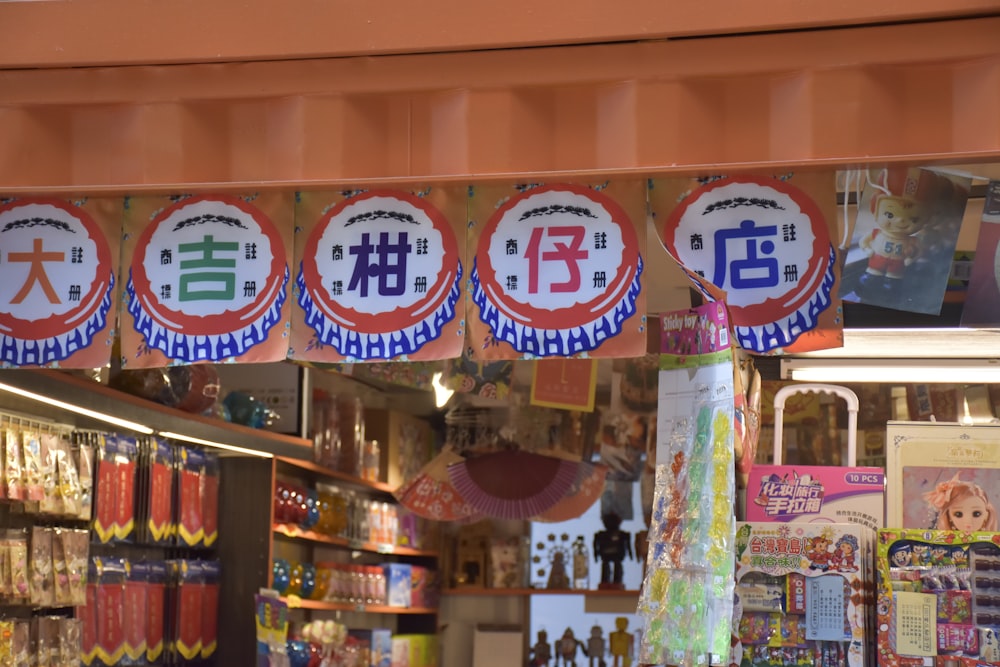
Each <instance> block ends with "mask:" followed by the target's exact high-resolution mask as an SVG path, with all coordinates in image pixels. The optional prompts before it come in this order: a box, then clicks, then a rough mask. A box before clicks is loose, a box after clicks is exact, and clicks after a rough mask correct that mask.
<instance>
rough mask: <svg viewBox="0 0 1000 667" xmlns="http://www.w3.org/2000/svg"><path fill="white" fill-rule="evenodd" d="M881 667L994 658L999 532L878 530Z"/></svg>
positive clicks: (998, 630) (993, 661) (968, 664)
mask: <svg viewBox="0 0 1000 667" xmlns="http://www.w3.org/2000/svg"><path fill="white" fill-rule="evenodd" d="M876 567H877V570H878V589H877V592H878V604H877V609H878V624H877V643H878V656H879V665H880V666H881V667H923V666H924V665H942V666H944V665H949V666H950V667H960V666H962V667H973V666H978V665H986V664H990V665H997V664H1000V648H998V638H1000V595H998V589H1000V533H982V532H980V533H971V534H963V533H958V532H955V531H939V530H914V529H910V530H906V529H886V530H881V531H879V533H878V548H877V558H876Z"/></svg>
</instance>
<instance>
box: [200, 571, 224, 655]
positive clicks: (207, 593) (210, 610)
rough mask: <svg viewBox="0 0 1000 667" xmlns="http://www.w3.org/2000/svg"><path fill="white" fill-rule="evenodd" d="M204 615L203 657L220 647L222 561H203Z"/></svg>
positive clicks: (202, 632) (202, 625)
mask: <svg viewBox="0 0 1000 667" xmlns="http://www.w3.org/2000/svg"><path fill="white" fill-rule="evenodd" d="M201 570H202V578H203V581H204V584H203V587H202V598H201V599H202V612H201V613H202V617H201V657H202V659H203V660H206V659H208V658H210V657H211V656H212V655H213V654H214V653H215V649H216V648H217V647H218V626H219V579H220V577H221V576H222V563H220V562H219V561H202V563H201Z"/></svg>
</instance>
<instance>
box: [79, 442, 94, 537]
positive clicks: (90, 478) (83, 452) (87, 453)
mask: <svg viewBox="0 0 1000 667" xmlns="http://www.w3.org/2000/svg"><path fill="white" fill-rule="evenodd" d="M76 468H77V472H78V473H79V476H80V512H79V514H77V518H78V519H80V520H82V521H90V518H91V514H92V512H93V507H94V448H93V446H92V445H90V444H87V443H83V444H80V445H78V446H77V449H76Z"/></svg>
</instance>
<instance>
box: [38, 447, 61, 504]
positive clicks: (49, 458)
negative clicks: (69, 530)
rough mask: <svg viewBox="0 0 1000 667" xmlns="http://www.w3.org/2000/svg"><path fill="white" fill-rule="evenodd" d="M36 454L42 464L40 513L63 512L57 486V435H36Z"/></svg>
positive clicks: (58, 454)
mask: <svg viewBox="0 0 1000 667" xmlns="http://www.w3.org/2000/svg"><path fill="white" fill-rule="evenodd" d="M38 452H39V453H38V456H39V460H40V461H41V464H42V496H41V498H39V499H38V500H39V511H40V512H41V513H42V514H63V507H64V506H63V501H62V496H61V495H60V493H59V492H60V488H59V458H60V447H59V436H57V435H53V434H51V433H45V434H41V435H39V436H38Z"/></svg>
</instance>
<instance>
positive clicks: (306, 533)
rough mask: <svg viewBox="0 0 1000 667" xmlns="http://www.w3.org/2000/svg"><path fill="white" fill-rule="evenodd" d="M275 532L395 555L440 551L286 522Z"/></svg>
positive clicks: (428, 554)
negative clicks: (359, 538)
mask: <svg viewBox="0 0 1000 667" xmlns="http://www.w3.org/2000/svg"><path fill="white" fill-rule="evenodd" d="M273 532H274V534H275V535H280V536H283V537H287V538H290V539H295V540H305V541H307V542H315V543H318V544H329V545H332V546H337V547H344V548H345V549H355V550H358V551H367V552H370V553H377V554H385V555H393V556H423V557H427V558H437V556H438V553H437V552H436V551H430V550H425V549H412V548H410V547H401V546H397V545H391V544H375V543H373V542H358V541H356V540H349V539H347V538H346V537H339V536H336V535H324V534H322V533H317V532H314V531H311V530H303V529H302V528H299V527H297V526H289V525H285V524H275V525H274V526H273Z"/></svg>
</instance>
